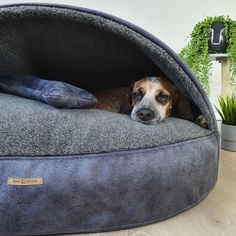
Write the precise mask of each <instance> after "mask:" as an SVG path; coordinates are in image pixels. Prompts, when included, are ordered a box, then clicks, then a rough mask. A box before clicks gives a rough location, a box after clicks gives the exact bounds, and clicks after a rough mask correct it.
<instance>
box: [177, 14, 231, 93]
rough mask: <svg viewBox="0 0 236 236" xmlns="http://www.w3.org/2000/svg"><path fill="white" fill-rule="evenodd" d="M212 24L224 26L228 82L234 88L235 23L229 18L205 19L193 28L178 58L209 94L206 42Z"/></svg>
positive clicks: (209, 63) (210, 67) (208, 61)
mask: <svg viewBox="0 0 236 236" xmlns="http://www.w3.org/2000/svg"><path fill="white" fill-rule="evenodd" d="M213 22H222V23H224V25H225V36H226V42H227V45H228V46H227V49H226V52H227V54H228V58H229V61H230V68H229V82H230V83H231V85H232V86H233V87H235V85H236V83H235V77H236V21H233V20H231V19H230V17H229V16H227V17H225V16H214V17H207V18H205V19H204V20H203V21H200V22H198V23H197V24H196V26H195V27H194V29H193V31H192V33H191V35H190V41H189V43H188V44H187V46H186V47H184V48H183V49H182V50H181V52H180V53H179V56H180V57H181V58H182V59H183V61H184V62H185V63H186V64H187V65H188V66H189V67H190V68H191V69H192V70H193V72H194V73H195V75H196V77H197V79H198V80H199V81H200V83H201V84H202V85H203V88H204V89H205V91H206V93H207V94H209V93H210V85H209V84H210V83H209V78H210V75H211V69H212V62H211V61H210V60H209V51H208V40H209V36H210V33H209V29H210V28H211V25H212V23H213Z"/></svg>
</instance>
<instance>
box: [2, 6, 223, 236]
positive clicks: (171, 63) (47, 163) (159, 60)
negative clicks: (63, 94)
mask: <svg viewBox="0 0 236 236" xmlns="http://www.w3.org/2000/svg"><path fill="white" fill-rule="evenodd" d="M0 62H1V63H0V72H1V73H4V74H14V75H34V76H38V77H41V78H46V79H49V80H59V81H65V82H67V83H70V84H72V85H75V86H79V87H81V88H84V89H87V90H88V91H93V90H94V89H98V88H110V87H120V86H126V85H129V84H130V83H132V82H133V81H136V80H138V79H140V78H142V77H144V76H153V75H158V76H161V75H164V76H166V77H168V78H169V79H170V80H172V82H173V83H174V84H175V86H176V87H177V88H178V89H179V90H180V91H182V93H184V94H185V95H186V96H187V97H188V98H189V99H190V100H191V101H192V102H193V103H194V104H195V105H196V106H197V107H198V108H199V110H201V112H202V113H203V114H204V115H205V116H206V119H207V123H208V128H207V129H203V128H201V127H199V126H198V125H196V124H195V123H192V122H190V121H187V120H182V119H177V118H174V117H172V118H168V119H166V120H165V121H164V122H161V123H160V124H157V125H144V124H141V123H138V122H135V121H132V120H131V118H130V116H128V115H124V114H116V113H112V112H106V111H102V110H96V109H90V110H89V109H58V108H54V107H51V106H49V105H47V104H43V103H41V102H38V101H34V100H29V99H26V98H21V97H18V96H14V95H10V94H5V93H0V109H1V112H0V170H1V171H0V189H1V191H0V235H4V236H7V235H41V234H58V233H76V232H97V231H109V230H116V229H123V228H130V227H135V226H141V225H145V224H149V223H153V222H157V221H161V220H164V219H166V218H169V217H171V216H174V215H176V214H178V213H180V212H182V211H184V210H186V209H188V208H191V207H193V206H194V205H196V204H197V203H199V202H200V201H201V200H202V199H204V198H205V197H206V196H207V194H208V193H209V191H210V190H211V189H212V188H213V186H214V185H215V183H216V180H217V169H218V156H219V153H218V147H219V140H218V131H217V126H216V121H215V118H214V114H213V111H212V108H211V105H210V103H209V101H208V99H207V97H206V95H205V93H204V92H203V90H202V88H201V86H200V85H199V83H198V82H197V81H196V80H195V79H194V76H193V75H192V74H191V72H190V71H189V69H188V68H187V67H186V66H185V65H184V64H183V63H182V62H181V61H180V60H179V58H178V57H177V56H176V54H175V53H174V52H173V51H171V50H170V49H169V48H168V47H167V46H166V45H165V44H164V43H162V42H161V41H160V40H158V39H157V38H155V37H153V36H152V35H150V34H148V33H147V32H145V31H143V30H142V29H140V28H138V27H136V26H134V25H131V24H129V23H127V22H125V21H123V20H121V19H117V18H116V17H113V16H110V15H106V14H104V13H100V12H96V11H91V10H87V9H81V8H75V7H68V6H52V5H36V4H26V5H11V6H4V7H1V10H0ZM18 178H24V179H23V180H22V179H18ZM35 178H36V179H35Z"/></svg>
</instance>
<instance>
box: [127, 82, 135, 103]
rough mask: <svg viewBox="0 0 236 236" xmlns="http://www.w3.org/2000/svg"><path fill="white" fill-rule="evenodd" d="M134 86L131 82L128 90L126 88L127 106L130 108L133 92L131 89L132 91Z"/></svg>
mask: <svg viewBox="0 0 236 236" xmlns="http://www.w3.org/2000/svg"><path fill="white" fill-rule="evenodd" d="M134 85H135V82H133V83H132V84H131V85H130V86H129V88H128V92H127V96H128V102H129V105H130V107H132V106H133V104H132V103H133V101H132V92H133V89H134Z"/></svg>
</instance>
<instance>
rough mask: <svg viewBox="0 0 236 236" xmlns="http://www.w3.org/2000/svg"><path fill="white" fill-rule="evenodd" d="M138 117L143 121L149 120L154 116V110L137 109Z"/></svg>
mask: <svg viewBox="0 0 236 236" xmlns="http://www.w3.org/2000/svg"><path fill="white" fill-rule="evenodd" d="M137 115H138V118H139V119H140V120H143V121H147V120H151V119H153V118H154V112H153V111H152V110H150V109H146V108H142V109H140V110H138V111H137Z"/></svg>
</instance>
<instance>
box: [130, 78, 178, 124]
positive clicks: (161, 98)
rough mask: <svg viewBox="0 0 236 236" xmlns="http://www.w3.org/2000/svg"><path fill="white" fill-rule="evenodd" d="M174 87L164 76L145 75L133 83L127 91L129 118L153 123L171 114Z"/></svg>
mask: <svg viewBox="0 0 236 236" xmlns="http://www.w3.org/2000/svg"><path fill="white" fill-rule="evenodd" d="M174 93H175V87H174V86H173V85H172V84H171V82H170V81H168V80H167V79H165V78H160V77H145V78H143V79H141V80H139V81H137V82H135V83H133V84H132V85H131V86H130V88H129V91H128V100H129V103H130V105H131V107H132V112H131V118H132V119H133V120H135V121H138V122H141V123H145V124H155V123H158V122H160V121H161V120H163V119H165V118H166V117H168V116H169V115H170V114H171V110H172V104H173V97H174Z"/></svg>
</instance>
